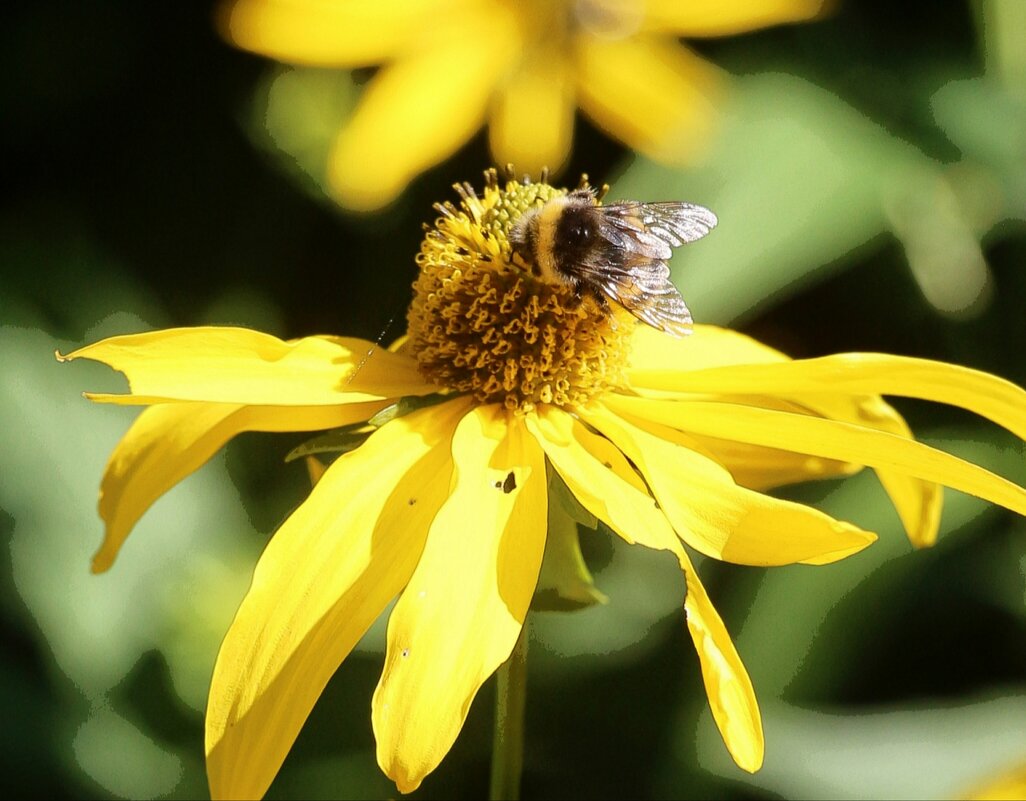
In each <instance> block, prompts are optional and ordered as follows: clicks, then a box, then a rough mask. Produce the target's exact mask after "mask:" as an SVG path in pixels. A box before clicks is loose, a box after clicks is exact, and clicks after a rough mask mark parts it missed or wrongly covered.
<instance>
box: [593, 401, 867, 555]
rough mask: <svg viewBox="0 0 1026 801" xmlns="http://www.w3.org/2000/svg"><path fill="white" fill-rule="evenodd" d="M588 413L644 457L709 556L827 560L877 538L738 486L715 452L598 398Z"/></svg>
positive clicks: (664, 498)
mask: <svg viewBox="0 0 1026 801" xmlns="http://www.w3.org/2000/svg"><path fill="white" fill-rule="evenodd" d="M613 399H614V396H609V400H610V401H611V402H612V400H613ZM615 400H616V402H617V403H619V402H620V401H621V400H622V399H620V398H616V399H615ZM581 416H582V418H583V419H584V420H585V421H586V422H588V423H590V424H591V425H593V426H594V427H595V428H597V429H598V430H599V431H601V432H602V433H603V434H605V435H606V436H607V437H609V439H610V440H612V441H613V443H614V444H615V445H616V446H617V447H618V448H619V449H620V450H621V451H623V453H624V454H625V455H626V456H627V458H628V459H630V460H631V461H632V462H634V464H635V465H637V467H638V469H639V470H640V471H641V473H642V475H643V476H644V477H645V480H646V481H647V482H648V484H649V486H650V487H651V488H652V492H653V493H654V494H655V498H656V500H657V501H658V502H659V506H660V508H662V510H663V512H664V513H665V514H666V516H667V518H669V520H670V523H672V524H673V527H674V529H675V530H676V532H677V534H678V535H679V536H680V538H681V539H683V540H684V542H686V543H687V544H688V545H690V546H691V547H693V548H695V549H696V550H698V551H701V552H702V553H704V554H706V555H707V556H712V557H714V558H716V559H721V560H723V561H727V562H735V563H737V564H746V565H784V564H792V563H794V562H806V563H812V564H823V563H826V562H832V561H836V560H838V559H843V558H844V557H846V556H850V555H851V554H853V553H857V552H858V551H860V550H862V549H863V548H865V547H866V546H867V545H869V544H870V543H872V542H874V541H875V540H876V535H874V534H871V533H869V532H867V531H862V530H861V529H859V528H856V527H855V526H853V525H851V524H849V523H844V522H841V521H839V520H834V519H833V518H832V517H830V516H829V515H826V514H824V513H823V512H820V511H819V510H817V509H813V508H811V507H808V506H804V505H802V504H797V503H791V502H789V501H782V500H778V499H776V498H771V497H769V496H768V495H763V494H762V493H759V492H754V491H752V490H748V489H745V488H743V487H739V486H737V484H735V483H734V480H733V479H732V478H731V476H730V474H729V473H728V472H727V471H726V469H725V468H723V467H722V466H720V465H718V464H717V463H716V462H714V461H713V460H712V459H709V458H707V457H705V456H703V455H701V454H699V453H696V452H695V451H692V450H690V449H688V448H686V447H682V446H681V445H678V444H676V443H674V442H671V441H667V440H666V439H663V438H661V437H659V436H655V435H653V434H650V433H648V432H647V431H644V430H643V429H641V428H639V427H637V426H635V425H632V424H631V423H629V422H627V421H626V420H624V419H623V418H622V417H620V416H619V415H618V414H616V413H615V412H613V411H610V410H609V409H607V408H605V407H603V406H601V405H599V404H593V405H592V406H589V407H588V408H586V409H582V410H581Z"/></svg>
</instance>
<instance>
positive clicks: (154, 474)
mask: <svg viewBox="0 0 1026 801" xmlns="http://www.w3.org/2000/svg"><path fill="white" fill-rule="evenodd" d="M385 403H386V402H385V401H377V402H374V403H358V404H348V405H345V406H306V407H304V406H289V407H283V406H236V405H230V404H214V403H167V404H160V405H158V406H152V407H150V408H149V409H144V410H143V412H142V414H140V415H139V417H137V418H136V420H135V422H134V423H133V424H132V427H131V428H129V429H128V432H127V433H126V434H125V436H124V437H122V438H121V441H120V442H118V444H117V446H116V447H115V448H114V452H113V453H112V454H111V456H110V459H109V460H108V462H107V469H106V471H105V472H104V474H103V481H101V482H100V504H99V508H100V517H101V518H102V519H103V522H104V523H105V525H106V533H105V535H104V540H103V545H101V546H100V550H99V551H97V553H96V555H95V556H94V557H93V563H92V570H93V572H94V573H102V572H103V571H104V570H107V569H108V568H109V567H110V566H111V565H112V564H113V563H114V559H115V558H116V557H117V554H118V551H119V550H120V549H121V545H122V543H124V541H125V539H126V538H127V537H128V534H129V532H130V531H131V530H132V527H133V526H134V525H135V524H136V522H137V521H138V520H139V518H140V517H142V515H143V513H144V512H145V511H146V510H147V509H149V508H150V506H151V505H152V504H153V502H154V501H156V500H157V498H159V497H160V496H161V495H163V494H164V493H165V492H167V491H168V490H169V489H171V487H173V486H174V485H175V484H177V483H178V482H179V481H181V480H182V479H183V478H185V477H186V476H187V475H189V474H190V473H192V472H193V471H195V470H197V469H199V467H200V466H201V465H203V464H204V463H205V462H206V461H207V460H208V459H209V458H210V457H211V456H213V455H214V454H215V453H217V451H219V450H220V449H221V447H222V446H223V445H224V444H225V443H226V442H228V440H230V439H231V438H232V437H234V436H235V435H236V434H239V433H241V432H243V431H316V430H318V429H323V428H334V427H336V426H343V425H348V424H349V423H356V422H359V421H361V420H366V419H367V418H368V417H370V416H371V415H373V414H374V413H375V412H376V411H378V410H379V409H380V408H382V406H384V405H385Z"/></svg>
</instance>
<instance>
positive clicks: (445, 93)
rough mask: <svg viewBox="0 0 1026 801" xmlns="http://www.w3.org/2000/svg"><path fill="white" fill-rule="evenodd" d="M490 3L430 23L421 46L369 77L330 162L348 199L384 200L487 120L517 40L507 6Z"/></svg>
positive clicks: (351, 202)
mask: <svg viewBox="0 0 1026 801" xmlns="http://www.w3.org/2000/svg"><path fill="white" fill-rule="evenodd" d="M488 9H489V12H488V13H485V12H484V9H483V8H482V10H481V11H480V12H479V13H470V11H469V10H468V11H467V12H466V13H464V14H461V15H460V18H459V22H460V24H459V26H457V27H455V28H453V27H452V26H449V27H447V28H446V29H445V30H444V31H438V30H435V29H434V28H432V27H430V26H429V27H427V28H425V30H424V31H423V32H422V36H423V37H424V38H425V41H423V42H422V43H421V44H420V46H419V47H418V48H417V49H416V50H414V51H412V52H410V53H409V54H408V55H407V56H406V57H405V58H403V59H402V60H400V61H396V62H393V63H392V64H389V65H388V66H386V67H384V68H383V69H382V70H381V72H379V73H378V74H377V75H376V76H375V77H374V79H373V80H372V81H371V83H370V85H369V86H368V87H367V90H366V92H365V93H364V95H363V98H362V99H361V101H360V104H359V106H358V107H357V109H356V112H355V114H354V115H353V118H352V120H350V122H349V124H348V125H346V127H345V128H344V129H343V130H342V132H341V134H339V138H338V140H337V142H336V143H335V147H334V150H333V151H332V155H331V158H330V162H329V165H328V177H329V180H330V182H331V185H332V187H333V189H334V191H335V193H336V194H337V195H338V198H339V200H340V201H341V202H342V203H343V204H345V205H346V206H348V207H349V208H353V209H360V210H371V209H376V208H380V207H381V206H383V205H385V204H386V203H388V202H389V201H391V200H392V199H394V198H395V197H396V196H397V195H399V193H400V192H402V191H403V189H405V188H406V186H407V184H408V183H409V182H410V180H411V179H413V178H414V177H415V176H416V175H418V174H419V173H420V172H422V171H423V170H425V169H427V168H428V167H430V166H432V165H433V164H436V163H438V162H439V161H442V160H443V159H445V158H448V157H449V156H450V155H452V154H453V153H454V152H455V151H456V150H457V149H458V148H459V147H460V146H461V145H462V144H463V143H464V142H466V141H467V140H468V139H469V138H470V137H471V136H472V135H473V134H474V132H475V131H477V130H478V129H479V128H480V127H481V126H482V125H483V124H484V120H485V112H486V109H487V107H488V102H489V99H490V98H491V95H492V92H493V91H494V90H495V87H496V84H497V83H498V81H499V78H500V77H501V75H502V74H503V73H504V72H505V71H506V70H507V69H509V67H510V65H511V64H512V62H513V59H514V58H515V57H516V54H517V48H518V46H519V39H518V33H517V28H516V25H515V24H514V20H513V18H512V17H511V16H510V15H509V14H508V13H506V12H505V11H504V10H503V9H502V7H501V6H494V7H492V6H489V7H488ZM445 13H447V14H448V13H450V12H449V11H446V12H445Z"/></svg>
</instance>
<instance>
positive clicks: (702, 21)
mask: <svg viewBox="0 0 1026 801" xmlns="http://www.w3.org/2000/svg"><path fill="white" fill-rule="evenodd" d="M614 1H615V0H614ZM605 2H610V0H605ZM825 5H827V4H826V3H824V2H823V0H759V2H756V3H753V2H751V0H645V28H647V29H649V30H656V31H666V32H672V33H674V34H676V35H677V36H730V35H732V34H736V33H744V32H745V31H752V30H756V29H757V28H765V27H768V26H770V25H780V24H781V23H785V22H802V21H804V20H808V19H811V18H813V17H815V16H817V15H818V14H820V13H821V12H822V10H823V7H824V6H825Z"/></svg>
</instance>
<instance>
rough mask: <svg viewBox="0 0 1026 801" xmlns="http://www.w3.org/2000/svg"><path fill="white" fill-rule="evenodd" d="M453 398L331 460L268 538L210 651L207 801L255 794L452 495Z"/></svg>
mask: <svg viewBox="0 0 1026 801" xmlns="http://www.w3.org/2000/svg"><path fill="white" fill-rule="evenodd" d="M468 408H469V402H468V401H466V400H464V399H459V400H454V401H450V402H449V403H446V404H443V405H441V406H434V407H431V408H429V409H423V410H421V411H419V412H414V413H412V414H410V415H407V416H405V417H401V418H399V419H397V420H394V421H392V422H390V423H388V424H387V425H385V426H384V427H382V428H381V429H379V430H378V431H377V432H375V433H374V434H373V435H371V437H370V438H369V439H368V440H367V442H366V443H364V444H363V445H362V446H361V447H360V448H358V449H357V450H355V451H352V452H350V453H347V454H345V455H344V456H342V457H340V458H339V459H338V460H337V461H335V463H334V464H332V465H331V467H329V468H328V469H327V471H326V472H325V474H324V476H323V477H322V478H321V480H320V481H319V482H318V483H317V486H315V487H314V488H313V491H312V492H311V493H310V497H309V498H308V499H307V500H306V502H304V503H303V505H302V506H300V507H299V508H298V509H297V510H296V511H295V512H294V513H293V514H292V516H291V517H289V519H288V520H286V521H285V523H284V524H283V525H282V527H281V529H279V530H278V532H277V533H276V534H275V535H274V537H273V538H272V539H271V541H270V543H268V546H267V549H266V550H265V551H264V553H263V555H262V556H261V557H260V562H259V564H258V565H257V568H256V572H255V573H254V575H253V584H252V586H251V587H250V590H249V593H248V594H247V595H246V598H245V599H244V600H243V602H242V606H240V607H239V611H238V613H237V614H236V616H235V620H234V621H233V622H232V625H231V628H230V629H229V630H228V634H227V635H226V636H225V640H224V643H223V644H222V646H221V651H220V653H219V654H218V656H217V664H216V665H215V667H214V676H213V679H212V683H211V687H210V700H209V703H208V705H207V726H206V747H207V776H208V778H209V781H210V792H211V795H212V797H213V798H259V797H260V796H262V795H263V794H264V792H265V791H266V790H267V787H268V786H269V785H270V783H271V780H272V779H273V778H274V776H275V774H276V773H277V772H278V768H279V767H280V765H281V763H282V760H283V759H284V758H285V755H286V753H288V750H289V749H290V748H291V747H292V743H293V741H294V740H295V738H296V735H297V734H298V733H299V730H300V728H301V727H302V725H303V723H304V722H305V720H306V718H307V715H308V714H309V713H310V710H311V708H312V707H313V705H314V702H315V701H316V700H317V698H318V696H319V695H320V694H321V691H322V690H323V689H324V686H325V684H327V682H328V679H329V678H331V676H332V674H333V673H334V672H335V670H336V669H337V668H338V666H339V664H341V662H342V660H343V659H345V657H346V656H347V655H348V654H349V652H350V651H351V650H352V648H353V646H354V645H355V644H356V642H357V641H358V640H359V639H360V637H361V636H362V635H363V634H364V632H365V631H366V630H367V628H368V627H369V626H370V624H371V623H372V622H373V621H374V620H375V618H376V617H377V616H378V615H379V614H380V612H381V610H382V609H383V608H384V607H385V605H386V604H387V603H388V602H389V600H391V598H393V597H394V596H395V595H396V594H397V593H398V592H399V591H400V590H401V589H402V587H403V585H404V584H405V583H406V582H407V581H408V580H409V577H410V575H411V574H412V573H413V570H414V567H415V566H416V564H417V559H418V557H419V556H420V553H421V550H422V548H423V545H424V540H425V537H426V536H427V531H428V527H429V526H430V524H431V521H432V519H433V518H434V516H435V514H436V512H437V510H438V508H439V506H441V504H442V502H443V501H444V499H445V497H446V496H447V494H448V491H449V481H450V474H451V457H450V450H449V445H450V439H451V436H452V432H453V431H454V429H455V427H456V424H457V421H458V420H459V418H460V417H461V416H462V415H464V414H465V413H466V411H467V409H468Z"/></svg>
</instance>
